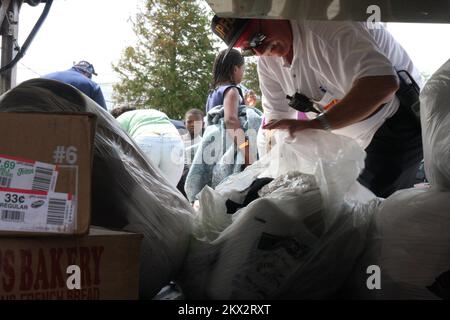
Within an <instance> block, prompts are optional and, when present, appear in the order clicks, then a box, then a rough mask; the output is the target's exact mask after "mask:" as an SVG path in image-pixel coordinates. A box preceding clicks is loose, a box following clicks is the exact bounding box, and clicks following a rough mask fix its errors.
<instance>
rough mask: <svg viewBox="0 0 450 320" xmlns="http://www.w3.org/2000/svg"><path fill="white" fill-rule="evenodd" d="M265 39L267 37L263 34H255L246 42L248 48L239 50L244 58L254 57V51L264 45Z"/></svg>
mask: <svg viewBox="0 0 450 320" xmlns="http://www.w3.org/2000/svg"><path fill="white" fill-rule="evenodd" d="M266 38H267V36H266V35H265V34H263V33H257V34H255V35H254V36H253V37H252V38H251V39H250V41H249V42H248V46H247V47H245V48H241V50H242V55H243V56H246V57H248V56H253V55H255V51H254V49H256V48H258V47H259V46H261V45H262V44H263V43H264V40H266Z"/></svg>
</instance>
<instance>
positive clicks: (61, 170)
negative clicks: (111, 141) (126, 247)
mask: <svg viewBox="0 0 450 320" xmlns="http://www.w3.org/2000/svg"><path fill="white" fill-rule="evenodd" d="M95 124H96V116H95V115H94V114H90V113H77V114H72V113H24V112H20V113H19V112H17V113H16V112H14V113H0V235H5V234H6V235H8V234H13V235H18V236H19V235H26V236H29V235H33V236H35V235H48V234H63V235H64V234H66V235H67V234H78V235H80V234H86V233H87V232H88V228H89V224H90V210H91V173H92V161H93V145H94V135H95Z"/></svg>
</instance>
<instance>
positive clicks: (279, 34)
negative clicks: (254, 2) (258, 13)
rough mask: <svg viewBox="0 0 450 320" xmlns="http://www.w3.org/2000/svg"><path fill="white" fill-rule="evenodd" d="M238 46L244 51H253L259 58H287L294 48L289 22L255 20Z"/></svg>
mask: <svg viewBox="0 0 450 320" xmlns="http://www.w3.org/2000/svg"><path fill="white" fill-rule="evenodd" d="M261 39H263V40H261ZM255 40H256V41H255ZM237 44H238V46H239V47H240V48H241V49H243V50H245V49H251V50H252V51H253V52H254V54H255V55H258V56H276V57H285V56H287V55H288V54H289V51H290V50H291V47H292V31H291V26H290V23H289V21H288V20H265V19H255V20H254V21H252V22H251V23H249V25H248V27H247V29H246V30H245V31H244V32H243V34H242V36H241V39H239V41H238V42H237ZM255 44H256V46H255Z"/></svg>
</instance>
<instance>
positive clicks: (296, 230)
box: [179, 130, 379, 299]
mask: <svg viewBox="0 0 450 320" xmlns="http://www.w3.org/2000/svg"><path fill="white" fill-rule="evenodd" d="M278 139H284V143H277V148H276V149H273V150H272V151H271V152H270V153H269V154H268V155H266V156H265V157H264V158H262V159H261V160H259V161H258V162H256V163H255V164H254V165H252V166H250V167H248V168H247V169H246V170H245V171H244V172H241V173H239V174H237V175H234V176H230V177H229V178H228V179H227V180H226V181H224V182H223V183H222V184H221V185H219V186H218V187H217V188H216V190H212V189H210V188H208V189H203V191H202V192H201V194H200V203H201V207H200V211H199V212H198V214H197V216H196V219H195V221H196V223H195V227H194V229H195V231H194V234H195V235H196V238H195V239H193V241H192V242H191V247H190V250H189V253H188V256H187V259H186V262H185V266H184V269H183V271H182V274H181V276H180V279H179V283H180V284H181V286H182V288H183V291H184V293H185V294H186V296H187V297H188V298H193V299H274V298H285V299H302V298H303V299H308V298H309V299H320V298H331V297H334V296H335V295H336V294H337V293H338V291H339V289H340V287H341V286H342V284H343V283H344V281H345V279H346V278H347V277H348V276H349V273H350V271H351V270H352V268H353V267H354V264H355V261H356V258H357V257H358V256H359V254H360V253H361V252H362V250H363V247H364V244H365V237H366V231H367V228H368V225H369V222H370V218H371V216H372V213H373V212H374V211H375V210H376V208H377V207H378V205H379V200H378V199H376V198H375V197H374V196H373V194H372V196H371V197H369V198H368V199H372V201H370V202H366V203H359V202H354V201H350V200H348V199H347V198H354V199H358V198H359V195H358V194H354V195H352V196H351V197H347V192H348V191H350V190H353V191H355V190H359V188H361V189H363V187H361V186H355V182H356V178H357V177H358V175H359V172H360V170H361V169H362V166H363V159H364V151H363V150H362V149H361V148H359V146H357V145H356V143H355V142H354V141H352V140H350V139H348V138H346V137H343V136H337V135H334V134H331V133H328V132H323V131H318V130H310V131H305V132H302V134H301V135H300V134H299V135H297V136H296V138H295V139H289V138H288V137H287V136H286V135H283V134H282V133H281V134H280V135H279V137H278ZM261 177H272V178H274V180H273V181H272V182H270V183H269V184H267V185H266V186H264V187H263V188H262V189H261V190H260V191H259V195H260V198H258V199H256V200H254V201H252V202H251V203H250V204H249V205H247V206H246V207H244V208H242V209H240V210H239V211H237V212H236V213H235V214H234V215H233V216H232V217H230V216H229V215H228V216H227V213H226V205H225V202H226V200H227V199H231V200H233V201H237V202H239V201H241V200H242V199H243V198H245V193H246V190H247V189H248V187H249V186H250V185H252V182H253V181H254V180H255V179H257V178H261ZM356 193H358V192H356ZM368 194H370V192H369V191H365V192H363V196H364V197H363V198H364V199H367V195H368ZM203 199H215V205H214V208H212V207H211V205H206V206H205V203H204V202H203ZM346 199H347V200H346ZM211 209H214V211H213V212H212V211H211ZM224 216H225V217H226V218H224ZM205 222H207V223H205Z"/></svg>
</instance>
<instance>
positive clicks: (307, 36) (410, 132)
mask: <svg viewBox="0 0 450 320" xmlns="http://www.w3.org/2000/svg"><path fill="white" fill-rule="evenodd" d="M212 30H213V32H214V33H215V34H216V35H218V36H219V37H220V38H221V39H222V40H223V41H224V42H225V43H226V44H227V45H228V46H229V48H231V47H239V48H241V49H243V50H244V52H251V53H252V54H255V55H258V56H260V58H259V61H258V75H259V81H260V86H261V92H262V106H263V109H264V114H265V117H266V124H265V126H263V128H264V129H286V130H289V131H290V132H291V133H294V132H298V131H301V130H304V129H325V130H332V131H333V132H334V133H336V134H341V135H345V136H348V137H351V138H353V139H355V140H356V141H357V142H358V143H359V145H360V146H361V147H362V148H364V149H365V150H366V152H367V158H366V163H365V169H364V171H363V172H362V173H361V175H360V177H359V181H360V182H361V183H362V184H363V185H365V186H366V187H368V188H369V189H370V190H372V191H373V192H374V193H375V194H376V195H377V196H380V197H387V196H389V195H390V194H391V193H393V192H394V191H396V190H399V189H403V188H408V187H411V186H412V185H413V183H414V178H415V174H416V172H417V169H418V166H419V163H420V161H421V159H422V158H423V155H422V154H423V152H422V138H421V130H420V123H419V121H417V120H418V119H417V118H416V117H415V116H414V113H413V112H412V111H411V110H410V106H409V105H404V104H403V105H400V102H399V99H398V98H397V96H396V93H397V91H398V90H399V83H400V82H399V77H398V75H397V71H399V70H406V71H407V72H408V73H409V74H410V75H411V78H412V79H413V80H414V81H415V82H417V83H420V75H419V73H418V71H417V70H416V69H415V67H414V65H413V63H412V61H411V60H410V58H409V56H408V54H407V53H406V51H405V50H404V49H403V48H402V47H401V46H400V45H399V44H398V43H397V42H396V41H395V39H394V38H393V37H392V36H391V34H389V33H388V32H387V31H386V30H385V29H384V28H383V27H382V26H381V25H376V26H375V28H373V29H370V28H368V26H367V25H366V24H365V23H362V22H341V21H295V20H269V19H233V18H219V17H217V16H215V17H214V18H213V21H212ZM300 94H301V97H302V99H297V100H299V101H302V102H301V104H305V103H304V101H306V102H307V104H308V103H310V105H309V106H308V108H309V110H311V108H313V109H315V110H316V112H317V113H318V114H319V115H317V114H313V113H308V115H309V119H308V120H298V119H297V110H295V109H294V108H292V107H291V106H290V104H292V102H293V101H292V100H293V99H291V100H289V99H287V96H290V97H297V96H299V95H300ZM312 114H313V116H311V115H312Z"/></svg>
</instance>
